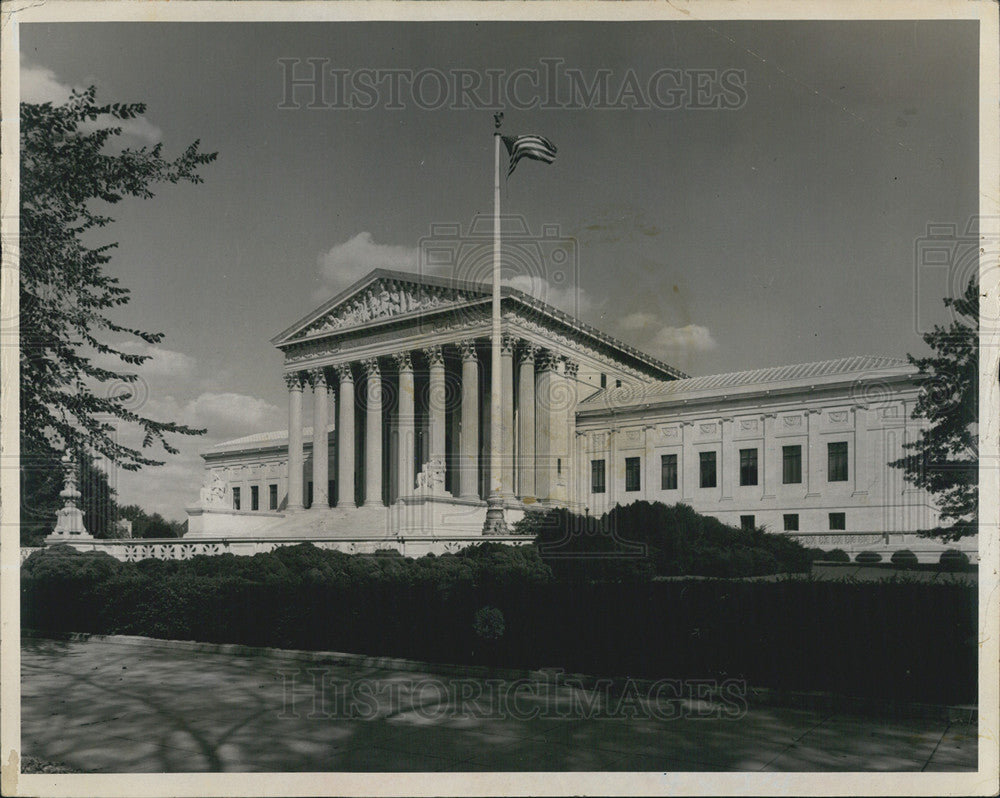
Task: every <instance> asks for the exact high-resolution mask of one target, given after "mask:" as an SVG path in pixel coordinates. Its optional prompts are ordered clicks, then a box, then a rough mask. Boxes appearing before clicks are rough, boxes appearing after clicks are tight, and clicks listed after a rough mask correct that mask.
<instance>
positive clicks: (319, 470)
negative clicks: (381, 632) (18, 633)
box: [187, 270, 936, 538]
mask: <svg viewBox="0 0 1000 798" xmlns="http://www.w3.org/2000/svg"><path fill="white" fill-rule="evenodd" d="M501 308H502V314H501V317H502V332H503V338H502V346H501V354H500V357H501V358H502V360H501V364H500V374H501V380H502V384H501V386H500V392H501V396H502V408H503V412H502V416H501V418H499V419H491V418H490V395H491V391H492V385H491V384H490V375H491V368H490V353H491V348H490V339H489V336H490V288H489V286H488V285H482V284H478V283H467V282H461V281H456V280H451V279H444V278H437V277H428V276H424V275H413V274H406V273H401V272H391V271H386V270H376V271H374V272H372V273H371V274H369V275H368V276H367V277H365V278H364V279H363V280H361V281H359V282H358V283H356V284H355V285H354V286H352V287H351V288H350V289H348V290H347V291H345V292H343V293H342V294H340V295H339V296H337V297H334V298H333V299H332V300H331V301H330V302H328V303H326V304H325V305H323V306H322V307H320V308H318V309H317V310H316V311H314V312H313V313H311V314H310V315H308V316H306V317H305V318H303V319H301V320H300V321H299V322H297V323H296V324H294V325H292V326H291V327H289V328H288V329H287V330H285V331H283V332H282V333H281V334H279V335H278V336H276V337H275V338H274V339H273V340H272V343H273V344H274V345H275V346H276V347H277V348H278V349H279V350H281V351H282V353H283V354H284V370H283V378H284V380H285V384H286V386H287V390H288V419H289V427H288V431H287V432H278V433H262V434H257V435H251V436H248V437H246V438H241V439H239V440H236V441H230V442H227V443H225V444H220V445H218V446H216V447H213V448H212V449H210V450H208V451H206V452H204V453H203V458H204V460H205V469H206V472H205V474H206V476H205V487H204V488H203V490H202V496H201V500H200V501H199V503H198V504H197V505H195V506H192V507H191V508H189V511H188V512H189V533H188V536H187V537H192V538H198V537H206V538H207V537H219V536H227V537H230V538H236V537H240V536H250V537H255V536H262V535H263V536H277V537H280V536H282V535H287V536H306V537H308V536H311V535H313V536H317V537H334V538H335V537H337V536H340V535H358V534H371V535H372V536H382V537H386V536H388V537H391V536H392V535H402V534H407V535H421V534H426V535H435V536H448V535H450V534H453V535H455V536H465V537H468V536H470V535H473V536H474V535H475V534H477V530H481V529H482V524H483V518H484V515H485V507H486V502H485V499H486V497H487V493H488V490H489V486H490V484H491V474H490V469H491V467H498V468H499V469H500V474H499V484H500V486H501V494H502V497H503V500H504V504H505V507H506V508H507V516H508V521H516V520H517V519H518V518H520V517H521V516H522V515H523V513H524V512H530V511H531V510H534V509H538V508H542V507H549V506H569V507H571V508H572V509H574V510H576V511H578V512H589V513H591V514H600V513H602V512H604V511H606V510H607V509H609V508H610V507H613V506H614V505H615V504H621V503H627V502H630V501H635V500H639V499H644V500H650V501H664V502H666V503H674V502H685V503H688V504H691V505H692V506H694V508H695V509H696V510H698V511H699V512H704V513H708V514H711V515H715V516H717V517H719V518H720V519H722V520H724V521H726V522H730V523H734V524H737V525H739V524H741V523H744V524H745V523H748V520H750V519H752V523H754V524H757V525H760V524H764V525H766V526H767V527H768V528H769V529H771V530H773V531H788V532H794V533H798V534H817V535H820V534H826V535H830V534H833V535H834V536H836V535H837V534H847V533H853V534H860V533H872V534H874V533H876V532H879V533H881V532H884V531H886V530H891V531H892V532H899V533H903V532H910V531H912V530H915V529H917V528H921V527H925V526H927V525H928V524H929V523H933V521H934V520H935V519H936V511H935V509H934V507H933V503H932V502H931V501H930V498H929V497H928V496H927V495H926V494H925V493H923V492H922V491H918V490H915V489H913V488H912V487H911V486H909V485H908V483H904V482H903V481H902V474H901V472H900V471H899V470H898V469H892V468H889V466H888V462H889V461H890V460H892V459H895V458H897V457H899V456H900V454H901V452H902V448H901V447H902V444H903V443H904V442H905V441H907V440H909V439H911V438H912V436H913V435H914V434H915V432H916V427H915V424H916V422H914V421H912V420H911V419H910V413H911V411H912V407H913V402H914V401H915V399H916V396H917V392H918V390H919V388H918V386H917V384H916V382H915V379H914V378H915V374H916V373H915V369H914V368H913V367H911V366H909V365H908V364H906V363H905V362H902V361H899V360H895V359H892V358H875V357H859V358H845V359H842V360H839V361H827V362H825V363H816V364H803V365H798V366H788V367H779V368H775V369H760V370H756V371H752V372H742V373H738V374H728V375H713V376H711V377H694V378H691V377H688V376H687V375H685V374H683V373H682V372H680V371H678V370H677V369H675V368H673V367H671V366H669V365H668V364H666V363H662V362H660V361H659V360H657V359H656V358H653V357H651V356H649V355H647V354H645V353H643V352H640V351H639V350H637V349H635V348H634V347H630V346H628V345H626V344H624V343H622V342H620V341H617V340H615V339H614V338H612V337H611V336H609V335H607V334H605V333H603V332H601V331H600V330H597V329H595V328H593V327H590V326H588V325H586V324H583V323H581V322H579V321H577V320H576V319H574V318H572V317H570V316H568V315H567V314H564V313H562V312H560V311H559V310H557V309H555V308H553V307H550V306H548V305H546V304H545V303H543V302H540V301H538V300H537V299H535V298H533V297H530V296H528V295H526V294H524V293H522V292H520V291H517V290H514V289H508V288H505V289H504V290H503V292H502V303H501ZM494 423H496V424H499V425H500V427H501V434H500V440H501V442H502V450H501V451H500V452H499V456H498V457H494V456H492V454H493V453H491V452H490V451H489V443H490V432H491V425H492V424H494ZM831 444H832V445H831ZM796 452H797V454H796ZM751 453H752V454H751ZM795 457H798V460H797V461H795ZM796 462H797V463H798V465H797V466H796V465H795V463H796ZM710 466H711V470H713V473H714V476H713V477H710V475H709V473H708V472H709V468H710ZM796 468H797V469H798V471H797V472H795V469H796ZM831 468H832V469H835V471H836V473H833V474H831V473H830V470H831ZM788 469H791V471H789V470H788ZM599 471H600V473H599ZM793 472H794V473H793ZM790 478H797V479H796V481H789V480H790ZM841 514H842V516H843V517H841ZM790 516H794V524H792V520H791V518H790ZM841 523H843V528H840V527H841ZM790 525H792V526H793V527H794V528H790ZM831 525H832V526H831Z"/></svg>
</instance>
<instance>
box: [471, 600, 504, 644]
mask: <svg viewBox="0 0 1000 798" xmlns="http://www.w3.org/2000/svg"><path fill="white" fill-rule="evenodd" d="M472 630H473V631H474V632H475V633H476V636H477V637H481V638H482V639H483V640H499V639H500V638H501V637H503V633H504V619H503V613H502V612H500V610H498V609H497V608H496V607H480V608H479V609H478V610H476V617H475V618H473V620H472Z"/></svg>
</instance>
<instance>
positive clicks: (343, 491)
mask: <svg viewBox="0 0 1000 798" xmlns="http://www.w3.org/2000/svg"><path fill="white" fill-rule="evenodd" d="M334 371H336V372H337V379H338V381H339V383H340V385H339V391H338V393H339V399H340V416H339V417H338V419H337V506H338V507H355V506H356V505H355V503H354V374H353V373H352V371H351V364H350V363H343V364H341V365H339V366H335V367H334Z"/></svg>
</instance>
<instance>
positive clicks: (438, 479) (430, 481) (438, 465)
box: [416, 457, 447, 496]
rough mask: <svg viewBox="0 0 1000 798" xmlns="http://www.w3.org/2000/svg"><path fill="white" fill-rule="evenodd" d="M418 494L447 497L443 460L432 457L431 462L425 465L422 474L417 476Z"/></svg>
mask: <svg viewBox="0 0 1000 798" xmlns="http://www.w3.org/2000/svg"><path fill="white" fill-rule="evenodd" d="M416 494H417V495H418V496H446V495H447V491H446V490H445V489H444V459H443V458H440V457H432V458H431V460H430V461H429V462H427V463H424V465H423V467H422V468H421V469H420V473H419V474H417V489H416Z"/></svg>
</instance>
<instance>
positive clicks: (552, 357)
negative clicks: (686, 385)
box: [535, 349, 561, 371]
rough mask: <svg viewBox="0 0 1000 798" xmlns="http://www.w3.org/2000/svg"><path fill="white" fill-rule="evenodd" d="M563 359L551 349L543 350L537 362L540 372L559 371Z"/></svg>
mask: <svg viewBox="0 0 1000 798" xmlns="http://www.w3.org/2000/svg"><path fill="white" fill-rule="evenodd" d="M560 360H561V358H560V357H559V355H557V354H556V353H555V352H553V351H552V350H551V349H542V350H541V351H540V352H539V353H538V354H537V355H536V356H535V362H536V363H537V364H538V370H539V371H558V369H559V361H560Z"/></svg>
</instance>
